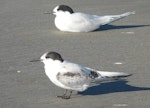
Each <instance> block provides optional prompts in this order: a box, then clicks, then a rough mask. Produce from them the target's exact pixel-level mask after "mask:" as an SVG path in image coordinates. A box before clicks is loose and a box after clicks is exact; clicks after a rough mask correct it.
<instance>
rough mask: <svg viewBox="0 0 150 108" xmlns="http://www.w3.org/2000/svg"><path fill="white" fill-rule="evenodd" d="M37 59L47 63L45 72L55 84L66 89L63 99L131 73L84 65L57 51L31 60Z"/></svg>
mask: <svg viewBox="0 0 150 108" xmlns="http://www.w3.org/2000/svg"><path fill="white" fill-rule="evenodd" d="M37 61H41V62H43V63H44V64H45V66H44V68H45V73H46V75H47V76H48V78H49V79H50V80H51V81H52V82H53V83H54V84H55V85H57V86H59V87H61V88H63V89H66V92H65V93H64V94H63V95H62V96H58V97H60V98H63V99H70V97H71V94H72V91H73V90H74V91H84V90H86V89H87V88H88V87H91V86H93V84H100V83H101V82H103V81H112V80H117V79H120V78H123V77H128V76H130V75H131V74H127V73H123V72H106V71H105V72H104V71H98V70H95V69H91V68H88V67H83V66H81V65H79V64H76V63H73V62H69V61H66V60H64V59H63V58H62V56H61V55H60V54H59V53H57V52H47V53H45V54H43V55H42V56H41V57H40V59H38V60H32V61H31V62H37ZM67 90H69V91H70V93H69V95H67Z"/></svg>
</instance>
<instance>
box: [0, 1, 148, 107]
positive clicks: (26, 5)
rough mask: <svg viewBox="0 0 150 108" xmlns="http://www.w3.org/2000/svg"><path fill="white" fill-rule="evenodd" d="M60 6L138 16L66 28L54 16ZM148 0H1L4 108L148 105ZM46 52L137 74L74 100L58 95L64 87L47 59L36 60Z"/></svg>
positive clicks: (0, 59) (77, 95) (1, 99)
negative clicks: (49, 72)
mask: <svg viewBox="0 0 150 108" xmlns="http://www.w3.org/2000/svg"><path fill="white" fill-rule="evenodd" d="M60 4H66V5H69V6H70V7H72V8H73V9H74V11H77V12H84V13H89V14H95V15H101V16H102V15H115V14H121V13H124V12H128V11H136V14H134V15H131V16H128V17H126V18H124V19H121V20H119V21H116V22H113V23H111V24H110V25H105V26H102V27H101V28H100V29H99V30H97V31H94V32H90V33H70V32H61V31H59V30H58V29H57V28H56V27H55V25H54V18H55V16H54V15H45V14H43V13H44V12H47V11H50V10H51V11H52V10H53V8H54V7H55V6H57V5H60ZM149 12H150V1H149V0H124V1H122V0H105V1H100V0H99V1H98V0H82V2H81V1H79V0H76V1H75V0H64V1H60V0H5V1H4V0H2V1H0V108H149V107H150V78H149V76H150V50H149V48H150V19H149V18H150V13H149ZM47 51H57V52H59V53H60V54H61V55H62V56H63V58H64V59H67V60H69V61H73V62H75V63H78V64H81V65H83V66H87V67H91V68H95V69H98V70H102V71H112V72H113V71H116V72H126V73H131V74H133V75H132V76H130V77H129V78H127V80H122V81H119V82H107V83H102V84H101V85H98V86H95V87H91V88H89V89H88V90H86V91H85V92H82V93H77V92H74V93H73V96H72V98H71V99H69V100H63V99H60V98H56V96H57V95H61V94H63V92H64V90H63V89H61V88H59V87H57V86H55V85H54V84H53V83H52V82H50V80H49V79H48V77H47V76H46V75H45V72H44V68H43V64H42V63H31V62H29V61H30V60H32V59H35V58H38V57H40V56H41V55H42V54H43V53H45V52H47Z"/></svg>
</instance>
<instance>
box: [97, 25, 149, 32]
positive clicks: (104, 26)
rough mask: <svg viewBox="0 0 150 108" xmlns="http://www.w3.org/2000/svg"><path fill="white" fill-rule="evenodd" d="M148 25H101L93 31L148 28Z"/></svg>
mask: <svg viewBox="0 0 150 108" xmlns="http://www.w3.org/2000/svg"><path fill="white" fill-rule="evenodd" d="M148 26H150V25H121V26H116V25H109V24H107V25H103V26H100V27H99V28H98V29H97V30H95V31H105V30H115V29H129V28H139V27H148Z"/></svg>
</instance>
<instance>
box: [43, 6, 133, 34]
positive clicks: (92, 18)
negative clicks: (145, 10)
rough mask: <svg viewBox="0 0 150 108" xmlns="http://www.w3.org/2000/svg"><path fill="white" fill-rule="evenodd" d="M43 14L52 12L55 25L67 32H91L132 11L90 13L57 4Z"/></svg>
mask: <svg viewBox="0 0 150 108" xmlns="http://www.w3.org/2000/svg"><path fill="white" fill-rule="evenodd" d="M45 14H54V15H56V17H55V26H56V27H57V28H58V29H59V30H61V31H68V32H91V31H94V30H97V29H99V28H100V26H103V25H106V24H109V23H112V22H114V21H117V20H120V19H122V18H124V17H127V16H129V15H131V14H135V12H134V11H132V12H126V13H123V14H119V15H105V16H98V15H90V14H86V13H81V12H74V11H73V9H72V8H71V7H69V6H67V5H58V6H56V7H55V8H54V9H53V12H46V13H45Z"/></svg>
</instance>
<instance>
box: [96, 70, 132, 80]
mask: <svg viewBox="0 0 150 108" xmlns="http://www.w3.org/2000/svg"><path fill="white" fill-rule="evenodd" d="M96 72H97V73H98V75H99V76H98V77H97V78H95V79H94V82H103V81H112V80H119V79H121V78H125V77H128V76H131V75H132V74H128V73H124V72H106V71H96Z"/></svg>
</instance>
